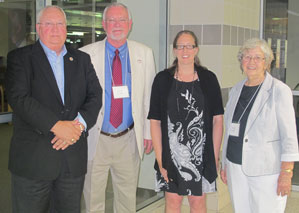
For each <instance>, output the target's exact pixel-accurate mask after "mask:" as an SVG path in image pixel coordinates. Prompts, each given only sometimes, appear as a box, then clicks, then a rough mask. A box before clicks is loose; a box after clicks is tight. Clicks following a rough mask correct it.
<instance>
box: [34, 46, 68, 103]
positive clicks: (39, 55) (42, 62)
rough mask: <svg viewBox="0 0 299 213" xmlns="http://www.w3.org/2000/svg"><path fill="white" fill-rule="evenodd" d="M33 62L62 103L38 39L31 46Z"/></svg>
mask: <svg viewBox="0 0 299 213" xmlns="http://www.w3.org/2000/svg"><path fill="white" fill-rule="evenodd" d="M33 63H37V65H38V70H41V72H43V73H44V75H45V77H46V79H47V82H48V83H49V86H50V88H51V89H52V90H53V92H54V94H55V96H56V97H57V99H58V101H59V102H60V103H61V104H63V103H62V100H61V97H60V93H59V89H58V86H57V82H56V79H55V76H54V73H53V70H52V68H51V65H50V63H49V61H48V58H47V56H46V54H45V52H44V50H43V48H42V46H41V44H40V43H39V41H37V42H36V43H35V45H34V47H33Z"/></svg>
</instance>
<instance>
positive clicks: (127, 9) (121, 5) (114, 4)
mask: <svg viewBox="0 0 299 213" xmlns="http://www.w3.org/2000/svg"><path fill="white" fill-rule="evenodd" d="M111 7H122V8H124V9H125V10H126V11H127V12H128V15H129V20H131V19H132V16H131V12H130V10H129V8H128V7H127V6H126V5H124V4H122V3H119V2H114V3H112V4H110V5H108V6H107V7H106V8H105V9H104V12H103V20H104V21H106V13H107V11H108V10H109V9H110V8H111Z"/></svg>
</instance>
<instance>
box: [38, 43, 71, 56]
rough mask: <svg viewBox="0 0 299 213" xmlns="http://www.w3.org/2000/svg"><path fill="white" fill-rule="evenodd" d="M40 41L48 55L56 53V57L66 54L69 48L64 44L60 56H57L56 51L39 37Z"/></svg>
mask: <svg viewBox="0 0 299 213" xmlns="http://www.w3.org/2000/svg"><path fill="white" fill-rule="evenodd" d="M39 42H40V44H41V45H42V48H43V49H44V51H45V53H46V56H47V57H49V56H54V55H55V57H59V56H65V54H66V53H67V49H66V47H65V45H63V47H62V51H61V54H60V55H59V56H57V54H56V52H55V51H54V50H51V49H50V48H48V47H47V46H46V45H45V44H44V43H43V42H42V41H41V40H40V39H39Z"/></svg>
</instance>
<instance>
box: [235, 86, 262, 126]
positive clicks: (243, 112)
mask: <svg viewBox="0 0 299 213" xmlns="http://www.w3.org/2000/svg"><path fill="white" fill-rule="evenodd" d="M261 85H262V83H261V84H260V85H259V86H258V88H257V89H256V90H255V92H254V94H253V96H252V97H251V98H250V101H249V102H248V104H247V106H246V107H245V109H244V111H243V112H242V114H241V116H240V118H239V120H238V124H239V123H240V121H241V119H242V118H243V115H244V113H245V112H246V110H247V108H248V106H249V105H250V103H251V102H252V100H253V98H254V96H255V95H256V94H257V92H258V91H259V89H260V87H261Z"/></svg>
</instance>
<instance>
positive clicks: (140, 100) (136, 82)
mask: <svg viewBox="0 0 299 213" xmlns="http://www.w3.org/2000/svg"><path fill="white" fill-rule="evenodd" d="M127 42H128V49H129V57H130V65H131V79H132V83H131V85H132V97H131V101H132V114H133V120H134V130H135V134H136V140H137V147H138V151H139V156H140V158H142V156H143V150H144V147H143V140H144V139H151V135H150V122H149V120H148V119H147V115H148V111H149V103H150V95H151V88H152V83H153V80H154V77H155V75H156V68H155V62H154V56H153V51H152V49H150V48H149V47H147V46H145V45H143V44H141V43H138V42H135V41H131V40H127ZM105 44H106V39H104V40H102V41H99V42H95V43H92V44H89V45H87V46H84V47H83V48H81V49H80V50H82V51H84V52H86V53H88V54H89V55H90V58H91V62H92V64H93V66H94V68H95V71H96V74H97V76H98V79H99V81H100V84H101V86H102V88H103V94H105ZM102 103H103V105H102V108H101V110H100V113H99V116H98V119H97V123H96V125H95V126H94V127H93V128H92V129H91V130H90V131H89V136H88V138H87V140H88V160H92V159H93V158H94V156H95V154H96V153H95V152H96V147H97V144H98V141H99V134H100V131H101V129H102V123H103V120H104V112H105V95H103V97H102Z"/></svg>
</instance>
